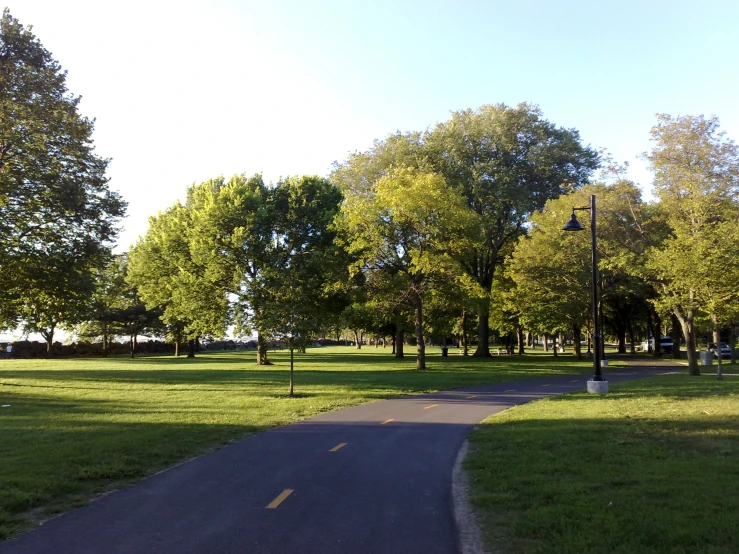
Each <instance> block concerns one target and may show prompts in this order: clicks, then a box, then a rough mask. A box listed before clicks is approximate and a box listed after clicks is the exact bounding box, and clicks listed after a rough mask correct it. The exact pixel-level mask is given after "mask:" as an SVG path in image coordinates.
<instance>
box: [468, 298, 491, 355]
mask: <svg viewBox="0 0 739 554" xmlns="http://www.w3.org/2000/svg"><path fill="white" fill-rule="evenodd" d="M478 315H479V317H480V319H479V321H478V322H477V350H475V353H474V354H472V355H473V356H474V357H475V358H487V357H488V356H490V322H489V321H488V319H489V317H490V301H489V300H485V301H484V303H483V305H482V306H481V307H480V310H479V312H478Z"/></svg>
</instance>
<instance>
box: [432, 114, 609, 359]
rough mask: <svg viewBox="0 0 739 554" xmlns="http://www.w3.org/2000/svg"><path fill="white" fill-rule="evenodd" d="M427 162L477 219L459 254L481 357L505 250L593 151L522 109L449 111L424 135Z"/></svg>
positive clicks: (581, 172) (590, 163)
mask: <svg viewBox="0 0 739 554" xmlns="http://www.w3.org/2000/svg"><path fill="white" fill-rule="evenodd" d="M424 143H425V148H426V152H427V155H428V159H429V162H430V164H431V166H432V167H433V168H435V169H436V170H437V171H439V172H440V173H441V174H442V175H444V177H445V178H446V181H447V183H448V184H449V185H450V186H451V187H452V188H454V189H456V190H457V191H458V192H459V194H461V195H462V197H463V198H464V199H465V202H466V203H467V206H468V207H469V208H470V209H471V210H473V211H474V212H475V213H476V214H477V215H478V217H479V218H480V221H481V234H480V238H479V240H478V241H477V242H476V243H475V244H473V245H472V246H471V247H470V249H469V250H468V251H467V252H465V253H464V254H463V256H462V257H461V263H462V267H463V268H464V270H465V271H466V273H467V274H468V275H469V276H470V277H472V278H473V279H474V280H475V281H476V282H477V283H478V285H479V286H480V288H481V289H482V291H484V295H483V296H482V297H481V298H480V299H479V301H478V302H477V307H478V315H479V318H478V348H477V350H476V351H475V354H474V355H475V356H488V355H490V352H489V348H488V345H489V318H488V315H489V311H490V293H491V291H492V287H493V281H494V278H495V272H496V269H497V268H498V266H499V265H500V264H501V263H502V262H503V260H504V258H505V255H506V253H507V249H510V248H511V246H512V244H513V243H514V242H515V241H516V239H518V238H519V237H520V236H521V235H522V234H523V233H524V231H525V226H526V224H527V222H528V219H529V217H530V215H531V214H532V213H533V212H534V211H536V210H539V209H541V208H543V207H544V204H545V203H546V201H547V200H550V199H552V198H556V197H557V196H559V195H560V194H562V193H563V192H566V191H567V190H571V189H574V188H578V187H579V186H581V185H583V184H584V183H586V182H588V180H589V178H590V176H591V174H592V172H593V171H594V169H595V168H597V166H598V154H597V153H596V152H595V151H594V150H593V149H591V148H589V147H585V146H583V145H582V144H581V142H580V135H579V133H578V132H577V131H576V130H574V129H563V128H560V127H556V126H555V125H554V124H552V123H550V122H549V121H547V120H546V119H544V118H543V116H542V112H541V110H540V109H539V108H538V107H536V106H533V105H530V104H519V105H518V106H516V107H515V108H513V107H509V106H506V105H504V104H496V105H486V106H482V107H481V108H479V109H477V110H464V111H460V112H454V113H453V114H452V118H451V119H450V120H449V121H447V122H445V123H440V124H439V125H437V126H436V127H435V128H434V129H433V130H431V131H430V132H429V133H427V134H426V136H425V137H424Z"/></svg>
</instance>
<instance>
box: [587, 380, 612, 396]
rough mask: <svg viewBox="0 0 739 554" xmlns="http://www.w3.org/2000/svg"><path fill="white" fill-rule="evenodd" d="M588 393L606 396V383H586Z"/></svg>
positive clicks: (590, 381)
mask: <svg viewBox="0 0 739 554" xmlns="http://www.w3.org/2000/svg"><path fill="white" fill-rule="evenodd" d="M588 392H589V393H591V394H606V393H607V392H608V381H593V380H592V379H591V380H589V381H588Z"/></svg>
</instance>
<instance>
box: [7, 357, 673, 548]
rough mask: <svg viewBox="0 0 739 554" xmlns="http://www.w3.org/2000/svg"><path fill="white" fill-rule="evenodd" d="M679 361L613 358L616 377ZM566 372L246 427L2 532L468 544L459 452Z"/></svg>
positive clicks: (42, 540) (15, 544)
mask: <svg viewBox="0 0 739 554" xmlns="http://www.w3.org/2000/svg"><path fill="white" fill-rule="evenodd" d="M670 371H674V368H670V367H630V368H620V369H616V370H612V371H608V372H607V373H605V374H604V375H605V376H606V378H607V380H608V381H609V383H610V384H614V383H618V382H621V381H626V380H631V379H638V378H641V377H647V376H651V375H658V374H662V373H667V372H670ZM587 379H588V376H585V375H566V376H556V377H546V378H541V379H534V380H528V381H519V382H512V383H503V384H497V385H489V386H482V387H471V388H466V389H458V390H453V391H447V392H440V393H433V394H425V395H419V396H409V397H404V398H399V399H393V400H384V401H381V402H375V403H371V404H363V405H361V406H356V407H354V408H348V409H344V410H340V411H336V412H331V413H326V414H321V415H318V416H316V417H312V418H310V419H307V420H304V421H301V422H298V423H294V424H292V425H287V426H285V427H280V428H276V429H272V430H270V431H267V432H264V433H260V434H257V435H253V436H250V437H248V438H246V439H243V440H241V441H239V442H236V443H234V444H232V445H229V446H227V447H225V448H222V449H220V450H218V451H216V452H213V453H211V454H208V455H205V456H202V457H200V458H196V459H193V460H191V461H189V462H187V463H184V464H182V465H179V466H175V467H173V468H171V469H169V470H167V471H164V472H162V473H159V474H157V475H155V476H153V477H150V478H148V479H146V480H144V481H142V482H141V483H139V484H137V485H134V486H132V487H129V488H126V489H122V490H120V491H117V492H114V493H112V494H109V495H107V496H104V497H102V498H100V499H98V500H96V501H94V502H92V503H91V504H89V505H87V506H85V507H82V508H78V509H75V510H73V511H71V512H68V513H66V514H64V515H61V516H59V517H57V518H54V519H52V520H49V521H47V522H46V523H45V524H43V525H41V526H39V527H37V528H36V529H33V530H31V531H29V532H28V533H26V534H24V535H22V536H21V537H19V538H17V539H15V540H11V541H5V542H2V543H0V552H2V553H6V554H10V553H49V552H54V553H59V554H62V553H86V552H90V553H113V552H123V553H137V554H138V553H148V552H166V553H169V552H173V553H175V552H176V553H191V552H192V553H211V552H212V553H231V552H234V553H235V552H239V553H261V552H269V553H280V554H290V553H301V554H308V553H313V552H316V553H322V554H325V553H332V552H351V553H354V552H357V553H363V552H368V553H369V552H371V553H394V552H404V553H407V552H423V553H424V554H430V553H435V552H440V553H445V554H448V553H455V552H458V551H459V545H458V534H457V530H456V528H455V523H454V514H453V506H452V496H451V476H452V468H453V466H454V461H455V457H456V455H457V452H458V451H459V449H460V447H461V445H462V444H463V442H464V440H465V438H466V436H467V434H468V433H469V431H470V430H471V429H472V427H473V426H474V425H475V424H476V423H478V422H480V421H481V420H483V419H485V418H486V417H488V416H489V415H492V414H495V413H498V412H500V411H502V410H505V409H507V408H510V407H512V406H516V405H518V404H524V403H526V402H529V401H531V400H537V399H541V398H547V397H550V396H555V395H558V394H562V393H566V392H571V391H576V390H580V389H583V388H584V387H585V382H586V381H587Z"/></svg>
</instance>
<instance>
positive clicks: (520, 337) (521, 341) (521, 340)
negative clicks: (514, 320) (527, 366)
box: [516, 327, 526, 356]
mask: <svg viewBox="0 0 739 554" xmlns="http://www.w3.org/2000/svg"><path fill="white" fill-rule="evenodd" d="M516 331H517V334H518V355H519V356H521V355H522V354H525V352H524V347H525V346H526V342H525V339H524V335H523V327H519V328H518V329H517V330H516Z"/></svg>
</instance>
